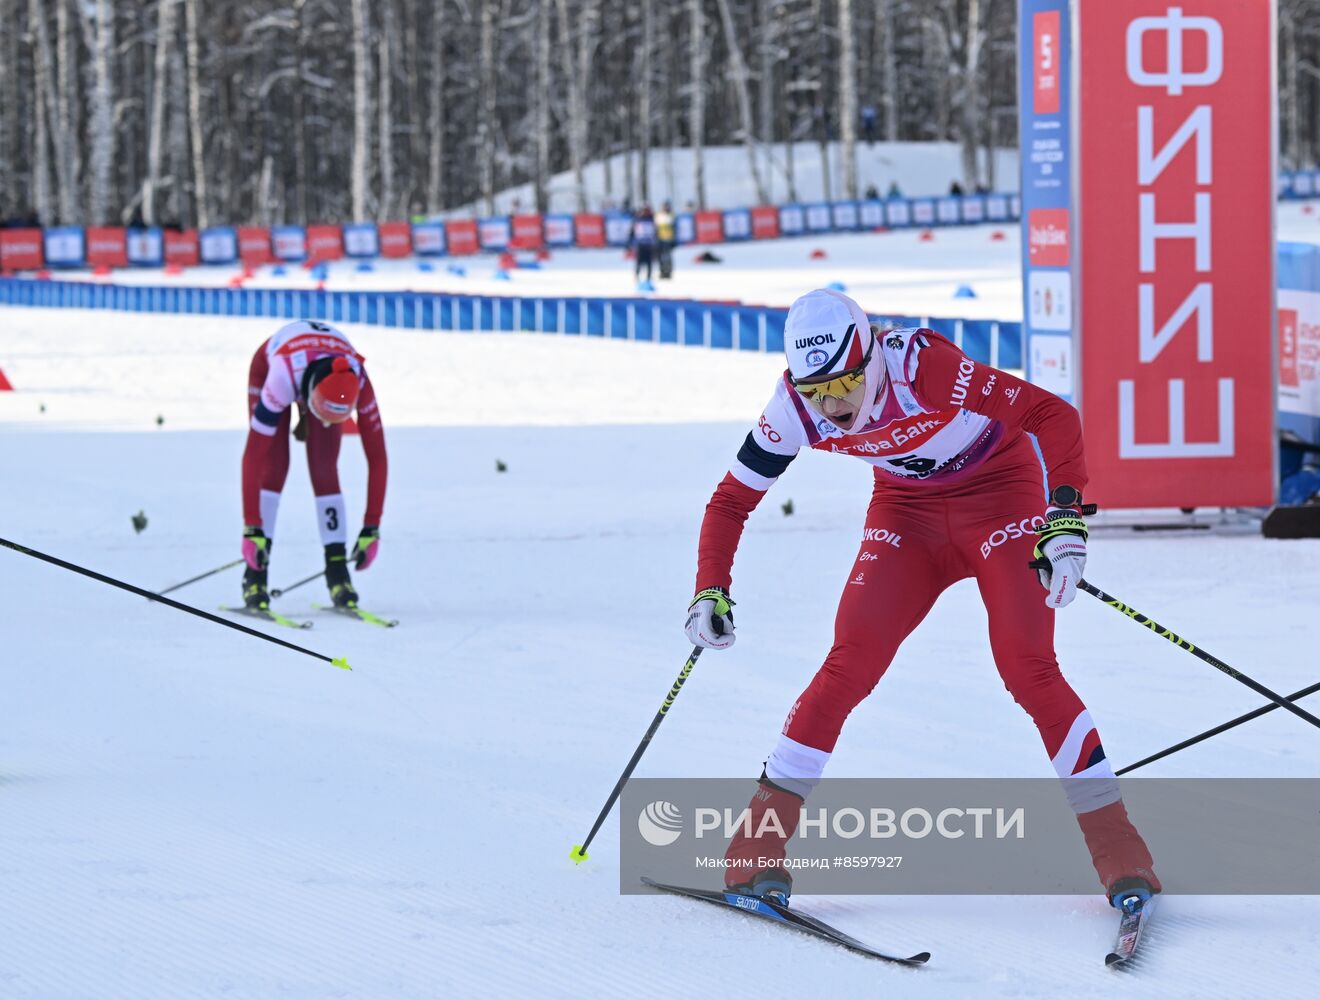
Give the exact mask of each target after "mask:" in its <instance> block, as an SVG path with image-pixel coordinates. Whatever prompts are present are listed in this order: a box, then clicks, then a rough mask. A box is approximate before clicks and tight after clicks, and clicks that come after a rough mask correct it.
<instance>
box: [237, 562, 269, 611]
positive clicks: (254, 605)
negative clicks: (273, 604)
mask: <svg viewBox="0 0 1320 1000" xmlns="http://www.w3.org/2000/svg"><path fill="white" fill-rule="evenodd" d="M243 606H244V607H245V608H248V609H250V610H252V611H269V610H270V594H269V592H267V590H266V571H265V570H264V569H253V568H252V567H251V566H248V567H247V568H246V569H244V570H243Z"/></svg>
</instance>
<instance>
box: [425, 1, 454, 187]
mask: <svg viewBox="0 0 1320 1000" xmlns="http://www.w3.org/2000/svg"><path fill="white" fill-rule="evenodd" d="M431 59H432V65H431V96H430V102H431V113H430V117H429V119H428V121H427V126H428V128H429V130H430V135H431V142H430V146H429V149H428V156H429V163H428V165H427V166H428V171H427V179H426V207H427V209H428V210H429V211H431V212H438V211H440V209H442V208H443V207H444V204H445V126H446V124H447V122H446V120H445V78H446V75H447V70H448V65H449V64H448V61H447V60H446V59H445V5H444V3H443V2H442V0H436V2H435V4H434V6H433V7H432V9H431Z"/></svg>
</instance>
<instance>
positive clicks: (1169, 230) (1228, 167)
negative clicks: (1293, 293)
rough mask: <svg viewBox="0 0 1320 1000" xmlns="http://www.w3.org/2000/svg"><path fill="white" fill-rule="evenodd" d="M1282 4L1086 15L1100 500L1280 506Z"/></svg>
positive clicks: (1088, 389)
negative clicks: (1277, 108)
mask: <svg viewBox="0 0 1320 1000" xmlns="http://www.w3.org/2000/svg"><path fill="white" fill-rule="evenodd" d="M1269 6H1270V5H1264V4H1261V5H1257V4H1249V3H1242V2H1236V0H1185V2H1184V3H1182V5H1181V6H1169V5H1168V4H1167V3H1165V2H1164V0H1109V2H1108V3H1104V4H1099V3H1082V4H1079V5H1078V17H1079V20H1078V22H1077V24H1078V29H1079V30H1078V37H1077V39H1076V43H1075V48H1074V51H1075V52H1076V53H1077V55H1078V57H1079V58H1080V59H1081V64H1080V69H1079V71H1078V72H1077V75H1076V78H1077V79H1079V80H1080V83H1081V86H1080V95H1079V113H1080V122H1079V123H1078V129H1079V135H1078V147H1077V149H1078V153H1079V155H1078V157H1077V161H1078V163H1079V164H1080V182H1081V183H1080V191H1079V192H1078V199H1079V205H1080V212H1081V217H1080V220H1079V222H1080V235H1081V239H1080V243H1079V248H1078V249H1079V255H1080V260H1081V302H1080V318H1081V352H1082V356H1081V387H1082V391H1081V409H1082V420H1083V425H1084V427H1085V433H1086V449H1087V465H1088V467H1089V469H1090V473H1091V486H1090V488H1089V489H1088V490H1087V495H1088V496H1089V497H1090V498H1092V499H1094V500H1096V501H1097V502H1098V503H1100V504H1101V505H1102V506H1115V507H1168V506H1180V507H1205V506H1210V507H1219V506H1223V507H1232V506H1256V505H1266V504H1269V503H1271V502H1272V501H1273V498H1274V492H1275V482H1274V480H1275V476H1274V461H1275V449H1276V445H1275V421H1274V383H1273V378H1274V370H1273V369H1274V362H1273V346H1274V344H1273V338H1274V322H1273V318H1274V317H1273V298H1274V288H1273V259H1274V245H1273V233H1272V230H1271V218H1272V214H1273V197H1274V178H1273V176H1272V169H1273V164H1272V162H1271V151H1272V150H1273V148H1274V140H1273V137H1272V134H1271V124H1272V122H1273V121H1274V107H1273V101H1272V89H1271V83H1272V65H1271V63H1272V44H1273V34H1272V33H1273V30H1274V24H1273V19H1272V18H1271V17H1267V16H1265V11H1266V10H1267V9H1269ZM1065 246H1066V244H1065ZM1065 252H1066V251H1065Z"/></svg>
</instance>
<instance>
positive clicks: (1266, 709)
mask: <svg viewBox="0 0 1320 1000" xmlns="http://www.w3.org/2000/svg"><path fill="white" fill-rule="evenodd" d="M1317 691H1320V684H1312V685H1311V686H1310V687H1304V688H1302V689H1301V690H1300V691H1294V692H1293V693H1292V694H1290V695H1288V701H1300V700H1301V699H1303V698H1305V697H1306V696H1307V695H1312V694H1315V693H1316V692H1317ZM1278 708H1279V706H1278V705H1262V706H1261V707H1260V708H1258V709H1256V710H1255V711H1254V712H1248V713H1247V714H1246V715H1239V716H1238V717H1237V718H1236V719H1233V720H1231V721H1229V722H1225V723H1224V724H1223V725H1222V726H1215V727H1214V728H1213V729H1207V730H1206V731H1205V732H1203V733H1199V734H1197V735H1196V736H1193V737H1191V738H1190V739H1186V740H1183V741H1182V742H1181V743H1175V744H1174V745H1173V746H1171V747H1166V748H1165V749H1163V750H1161V751H1160V752H1159V753H1153V754H1151V755H1150V756H1149V757H1144V758H1142V759H1141V760H1139V761H1137V762H1136V763H1135V764H1129V765H1128V766H1127V767H1125V768H1122V769H1121V770H1118V771H1115V772H1114V773H1115V774H1127V773H1128V772H1129V771H1135V770H1136V769H1137V768H1139V767H1145V766H1146V765H1147V764H1153V763H1154V762H1155V761H1157V760H1160V759H1162V758H1164V757H1167V756H1169V754H1172V753H1177V752H1178V751H1179V750H1186V749H1187V748H1188V747H1192V746H1196V744H1198V743H1200V742H1201V741H1202V740H1208V739H1209V738H1210V737H1211V736H1218V735H1219V734H1220V733H1226V732H1228V731H1229V730H1230V729H1236V728H1237V727H1238V726H1240V725H1242V723H1244V722H1250V721H1251V720H1252V719H1259V718H1260V717H1261V716H1262V715H1268V714H1269V713H1270V712H1274V711H1277V710H1278Z"/></svg>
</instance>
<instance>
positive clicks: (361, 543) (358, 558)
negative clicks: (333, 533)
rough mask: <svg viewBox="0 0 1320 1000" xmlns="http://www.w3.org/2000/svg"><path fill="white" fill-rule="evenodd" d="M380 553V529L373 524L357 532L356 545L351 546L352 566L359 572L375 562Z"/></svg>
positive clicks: (364, 526)
mask: <svg viewBox="0 0 1320 1000" xmlns="http://www.w3.org/2000/svg"><path fill="white" fill-rule="evenodd" d="M379 552H380V528H378V527H377V526H376V525H374V524H366V525H363V526H362V530H361V531H360V532H358V537H357V544H356V545H354V546H353V565H354V566H356V567H357V568H358V569H359V570H363V569H366V568H367V567H368V566H370V565H371V564H372V563H374V562H375V561H376V556H377V554H379Z"/></svg>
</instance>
